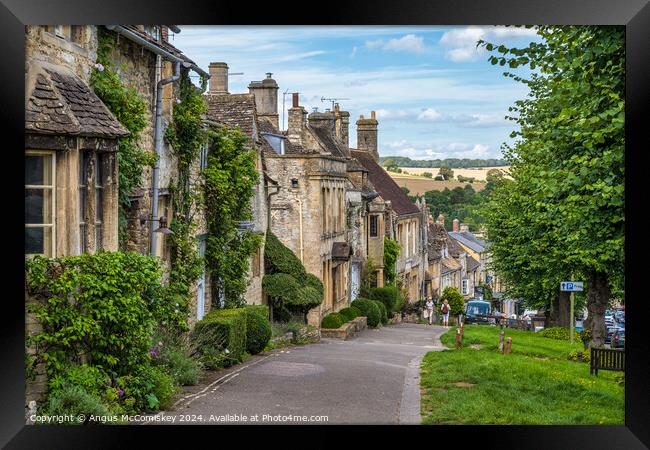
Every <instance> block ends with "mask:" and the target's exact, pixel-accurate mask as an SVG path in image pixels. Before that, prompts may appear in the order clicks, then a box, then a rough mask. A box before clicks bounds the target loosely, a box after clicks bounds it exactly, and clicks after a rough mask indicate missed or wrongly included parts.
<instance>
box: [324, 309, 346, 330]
mask: <svg viewBox="0 0 650 450" xmlns="http://www.w3.org/2000/svg"><path fill="white" fill-rule="evenodd" d="M345 322H346V320H345V318H344V317H343V316H342V315H340V314H339V313H329V314H328V315H326V316H325V317H323V320H322V321H321V324H320V327H321V328H339V327H340V326H341V325H343V324H344V323H345Z"/></svg>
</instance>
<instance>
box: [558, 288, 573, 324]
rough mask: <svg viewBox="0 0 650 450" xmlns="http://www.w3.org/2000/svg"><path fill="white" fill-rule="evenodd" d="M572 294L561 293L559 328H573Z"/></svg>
mask: <svg viewBox="0 0 650 450" xmlns="http://www.w3.org/2000/svg"><path fill="white" fill-rule="evenodd" d="M569 316H571V292H560V298H559V305H558V326H560V327H565V328H569V327H570V326H571V319H570V317H569Z"/></svg>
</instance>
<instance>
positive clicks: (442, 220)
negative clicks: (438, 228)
mask: <svg viewBox="0 0 650 450" xmlns="http://www.w3.org/2000/svg"><path fill="white" fill-rule="evenodd" d="M436 223H437V224H438V225H442V226H443V227H444V226H445V216H444V215H443V214H442V213H440V214H438V219H437V220H436Z"/></svg>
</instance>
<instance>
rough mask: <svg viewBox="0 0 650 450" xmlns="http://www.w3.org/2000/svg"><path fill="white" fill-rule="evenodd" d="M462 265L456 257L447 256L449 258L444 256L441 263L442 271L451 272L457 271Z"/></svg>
mask: <svg viewBox="0 0 650 450" xmlns="http://www.w3.org/2000/svg"><path fill="white" fill-rule="evenodd" d="M461 268H462V266H461V265H460V263H459V262H458V261H456V259H455V258H452V257H447V258H442V261H441V264H440V273H441V274H443V273H449V272H455V271H456V270H460V269H461Z"/></svg>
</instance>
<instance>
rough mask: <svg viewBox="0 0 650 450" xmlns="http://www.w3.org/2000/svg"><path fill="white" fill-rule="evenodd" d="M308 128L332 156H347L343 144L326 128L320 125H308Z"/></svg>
mask: <svg viewBox="0 0 650 450" xmlns="http://www.w3.org/2000/svg"><path fill="white" fill-rule="evenodd" d="M310 129H311V131H312V132H313V133H314V135H315V136H316V138H317V139H318V140H319V141H320V144H321V146H322V147H323V149H324V150H325V151H326V152H330V153H331V154H332V155H333V156H338V157H339V158H347V157H348V156H349V155H348V150H347V149H346V148H345V145H344V144H343V143H342V142H340V141H339V140H338V139H336V138H335V137H334V136H332V133H330V132H329V131H328V130H327V129H324V128H320V127H310Z"/></svg>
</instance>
